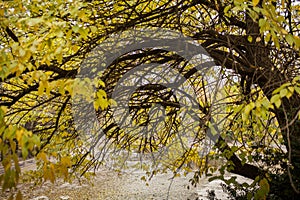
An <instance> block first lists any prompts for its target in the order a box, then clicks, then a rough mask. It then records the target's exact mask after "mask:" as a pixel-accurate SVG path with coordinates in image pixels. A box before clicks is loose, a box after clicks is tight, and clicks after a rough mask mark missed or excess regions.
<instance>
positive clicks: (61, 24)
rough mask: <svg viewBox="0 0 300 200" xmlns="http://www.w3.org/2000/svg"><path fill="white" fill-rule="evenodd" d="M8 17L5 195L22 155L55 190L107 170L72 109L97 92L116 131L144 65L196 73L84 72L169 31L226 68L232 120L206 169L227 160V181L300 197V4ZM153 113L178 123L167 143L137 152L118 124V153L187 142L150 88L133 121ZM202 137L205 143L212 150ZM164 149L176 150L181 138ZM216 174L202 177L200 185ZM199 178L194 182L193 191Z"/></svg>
mask: <svg viewBox="0 0 300 200" xmlns="http://www.w3.org/2000/svg"><path fill="white" fill-rule="evenodd" d="M0 5H1V10H0V11H1V12H0V17H1V19H2V20H1V23H0V24H1V30H2V34H1V46H0V51H1V68H0V69H1V70H0V76H1V85H0V86H1V88H0V89H1V93H0V95H1V101H0V105H1V112H0V119H1V129H0V134H1V140H0V144H1V146H0V147H1V153H2V155H3V156H2V158H3V161H2V165H3V167H4V169H5V170H4V174H3V175H1V178H0V181H1V183H2V186H3V188H4V189H7V188H12V187H14V186H15V185H16V183H17V182H18V180H19V174H20V169H19V167H18V159H19V158H18V156H16V149H17V148H16V144H17V143H18V144H19V146H20V148H21V149H22V155H23V158H26V157H27V155H28V152H31V153H32V154H34V155H35V156H36V158H37V159H38V160H39V161H40V162H41V165H40V166H41V171H42V176H43V177H44V179H45V180H51V181H54V180H55V178H56V177H57V176H60V175H61V176H63V177H64V178H66V179H67V178H70V176H71V175H72V174H73V175H74V173H78V172H79V173H80V174H84V173H85V172H87V171H88V169H90V168H91V167H97V166H98V165H99V164H101V163H102V162H103V160H101V159H100V160H99V158H98V157H93V156H95V155H93V154H92V150H93V149H92V148H88V147H85V146H84V145H83V142H82V141H81V139H80V137H79V135H80V133H78V131H77V130H76V127H75V125H76V124H74V119H73V116H72V114H71V111H72V104H71V103H72V102H71V100H72V98H73V97H74V96H78V95H79V96H80V95H83V96H87V95H89V94H90V93H91V91H93V88H92V87H85V86H86V85H92V83H93V84H94V85H95V87H97V92H96V96H95V98H96V100H95V103H94V108H95V109H96V110H97V117H98V118H99V121H105V120H106V119H107V117H109V114H110V113H109V108H110V107H112V106H113V104H114V101H113V100H110V98H112V97H113V93H112V91H113V89H114V88H115V86H116V83H117V82H118V81H119V80H120V78H122V77H123V75H124V74H125V73H126V72H128V71H129V70H130V69H133V68H134V67H137V66H139V65H141V64H144V63H160V64H167V65H168V66H170V67H173V68H174V69H179V72H181V73H183V74H184V75H185V76H188V75H189V73H188V72H191V73H192V68H189V67H186V65H185V64H186V63H187V60H186V59H184V58H183V57H182V56H178V55H176V54H174V53H172V52H167V51H164V50H159V49H156V48H145V49H138V50H136V51H134V53H132V52H128V53H126V54H124V55H121V56H120V58H118V59H117V60H114V61H113V62H112V64H111V65H110V66H109V68H108V71H106V72H104V73H102V74H99V76H101V80H100V81H99V80H90V79H89V80H88V79H85V80H84V81H81V80H78V79H75V77H76V75H78V74H80V71H79V69H80V64H81V63H82V61H83V60H85V59H86V58H89V54H90V53H92V52H93V50H94V48H95V47H97V46H98V45H99V44H101V42H103V41H104V40H105V39H106V38H107V37H109V36H111V35H114V34H117V33H120V32H124V31H127V30H131V29H145V28H148V29H152V28H154V27H158V28H165V29H169V30H173V31H178V32H180V33H182V34H183V35H185V36H188V37H191V38H193V40H194V41H195V42H197V43H198V44H201V46H202V47H203V48H204V49H205V50H206V51H207V52H208V54H209V55H210V56H211V57H212V58H213V59H214V62H215V63H216V64H217V65H219V66H221V67H222V70H221V71H222V73H223V79H224V80H226V87H224V88H223V91H222V92H223V93H224V94H226V95H225V96H226V101H225V103H226V104H227V107H226V109H227V110H226V112H227V113H226V117H223V118H224V123H223V129H222V130H220V135H221V136H220V137H219V138H218V141H217V143H216V144H215V147H216V150H215V151H214V155H212V154H213V153H211V154H209V155H208V156H207V157H206V158H205V159H211V158H212V157H218V156H221V157H225V158H226V159H227V163H225V164H224V165H223V166H222V167H221V171H222V170H224V169H226V170H227V171H230V172H233V173H236V174H240V175H242V176H245V177H248V178H251V179H253V180H255V181H254V185H255V184H258V185H259V187H260V189H258V190H257V191H256V193H255V197H256V198H258V199H260V198H264V197H265V196H266V195H268V193H269V197H270V198H271V197H272V195H273V197H274V198H275V197H277V198H286V197H287V196H288V197H289V198H291V199H297V197H299V190H300V179H299V177H300V153H299V152H300V145H299V144H300V137H299V129H300V123H299V106H300V105H299V102H300V101H299V94H300V89H299V88H300V86H299V84H300V83H299V68H298V67H299V66H298V65H299V47H300V38H299V5H298V4H297V3H294V2H292V1H291V0H287V1H285V0H282V1H272V0H265V1H259V0H253V1H249V2H244V1H240V0H232V1H218V0H215V1H209V0H208V1H206V0H201V1H193V0H187V1H168V0H167V1H151V2H148V1H129V2H127V1H115V2H110V1H76V2H72V1H68V2H63V1H46V2H43V3H41V2H38V1H27V2H23V1H5V2H2V3H1V4H0ZM108 48H109V47H108ZM180 69H182V71H180ZM185 70H187V71H185ZM186 78H187V79H189V81H190V82H192V84H193V85H194V87H195V88H199V91H200V92H199V93H198V96H199V99H201V98H202V99H204V100H205V99H206V98H205V97H206V96H207V91H206V92H205V90H204V88H205V87H207V84H208V83H205V82H203V79H202V77H201V75H199V74H197V73H192V74H190V76H189V77H186ZM95 81H96V82H95ZM204 86H205V87H204ZM78 88H79V89H78ZM151 95H152V96H155V98H151ZM201 95H202V96H201ZM133 96H134V95H133ZM89 101H93V99H89ZM149 102H150V103H153V102H156V103H157V102H159V103H160V104H161V106H163V107H164V109H165V110H166V112H167V113H168V114H169V115H168V116H170V117H168V118H167V119H168V123H167V124H166V126H165V127H163V128H162V129H161V130H160V131H158V132H160V133H158V136H157V138H155V137H152V138H151V137H150V140H148V141H147V142H146V141H145V138H142V140H143V139H144V142H141V141H140V142H139V143H137V144H136V143H135V142H134V141H136V140H133V138H132V137H126V135H124V134H123V133H122V129H119V128H117V126H116V124H114V123H111V121H109V120H107V121H108V122H109V123H108V124H106V125H105V126H104V127H103V128H104V130H105V131H104V133H105V134H106V136H107V138H109V141H112V144H113V145H115V147H114V148H120V146H121V147H122V148H125V149H126V148H129V149H130V148H133V149H135V150H138V151H139V152H145V151H153V152H155V151H156V150H157V149H158V148H159V147H160V146H161V145H164V141H163V140H159V139H158V137H160V136H161V135H159V134H164V133H168V131H169V133H171V132H172V131H175V132H176V129H177V128H178V124H180V123H179V121H178V120H177V118H176V112H177V111H178V109H179V108H178V104H176V98H175V99H174V95H172V94H171V95H170V90H168V88H161V87H154V86H153V85H152V87H148V88H139V90H137V91H136V94H135V96H134V98H133V99H132V100H131V103H132V104H131V107H130V108H131V109H132V110H131V111H132V115H133V120H136V123H146V121H147V115H145V113H147V112H149V111H150V109H149V105H148V104H149ZM223 103H224V102H223ZM209 107H210V103H209V102H207V101H203V102H202V105H199V108H201V109H200V111H201V113H202V114H203V115H202V117H203V119H206V118H205V117H207V116H209V112H207V111H208V110H209ZM99 108H100V109H99ZM201 119H202V118H200V119H199V120H201ZM30 121H32V123H33V122H34V123H35V124H36V126H35V127H32V128H31V129H30V128H28V127H26V123H27V124H28V123H29V122H30ZM167 125H169V126H167ZM204 125H207V124H205V122H204ZM26 128H27V129H26ZM168 128H169V129H168ZM29 129H30V130H29ZM171 130H172V131H171ZM229 133H230V134H231V137H232V139H233V141H234V142H233V144H231V145H229V144H227V143H226V140H225V136H226V134H229ZM202 136H203V135H199V137H198V138H197V140H196V141H199V142H201V141H202V140H203V138H202ZM161 137H163V138H166V140H168V139H172V134H169V135H166V136H161ZM139 139H141V138H139ZM137 141H138V140H137ZM157 141H159V142H157ZM139 144H143V145H142V146H141V145H139ZM190 150H191V151H187V152H186V153H185V154H184V156H183V157H182V159H181V160H180V159H179V160H177V161H178V162H172V163H171V164H172V165H171V164H170V163H168V167H170V166H172V167H171V168H172V170H175V171H176V170H177V169H179V168H181V167H182V166H183V165H184V163H187V162H189V161H190V160H193V159H194V160H195V157H197V156H196V155H195V152H194V151H193V150H192V148H191V149H190ZM57 152H60V153H59V154H58V153H57ZM70 152H72V153H70ZM50 157H52V158H55V162H53V161H50V159H49V158H50ZM197 159H198V161H199V159H200V160H202V158H197ZM197 159H196V160H197ZM12 162H13V163H14V165H15V166H16V167H15V168H14V167H12ZM199 162H200V161H199ZM207 168H209V166H201V167H200V169H199V173H200V174H201V173H203V172H205V171H206V169H207ZM70 169H72V170H71V171H70ZM198 175H199V174H198ZM198 175H197V173H196V174H195V180H194V181H196V180H197V176H198ZM269 187H270V191H269ZM250 195H251V194H250Z"/></svg>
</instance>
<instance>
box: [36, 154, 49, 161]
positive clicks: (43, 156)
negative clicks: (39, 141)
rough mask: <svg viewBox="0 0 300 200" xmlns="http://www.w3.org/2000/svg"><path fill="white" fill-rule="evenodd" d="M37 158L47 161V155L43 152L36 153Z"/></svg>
mask: <svg viewBox="0 0 300 200" xmlns="http://www.w3.org/2000/svg"><path fill="white" fill-rule="evenodd" d="M37 159H40V160H43V161H44V162H47V161H48V159H47V155H46V154H45V153H44V152H40V153H39V154H38V155H37Z"/></svg>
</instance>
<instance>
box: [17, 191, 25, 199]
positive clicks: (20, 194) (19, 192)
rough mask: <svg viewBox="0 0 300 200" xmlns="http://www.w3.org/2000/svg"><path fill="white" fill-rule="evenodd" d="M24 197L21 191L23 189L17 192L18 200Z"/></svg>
mask: <svg viewBox="0 0 300 200" xmlns="http://www.w3.org/2000/svg"><path fill="white" fill-rule="evenodd" d="M22 199H23V197H22V193H21V191H20V190H19V191H18V193H17V195H16V200H22Z"/></svg>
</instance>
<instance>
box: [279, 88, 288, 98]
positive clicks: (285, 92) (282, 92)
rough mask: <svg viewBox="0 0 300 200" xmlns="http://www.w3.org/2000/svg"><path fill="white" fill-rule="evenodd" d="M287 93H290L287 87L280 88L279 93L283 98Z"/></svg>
mask: <svg viewBox="0 0 300 200" xmlns="http://www.w3.org/2000/svg"><path fill="white" fill-rule="evenodd" d="M287 93H288V90H287V89H286V88H284V89H282V90H280V93H279V94H280V97H281V98H282V97H285V96H286V95H287Z"/></svg>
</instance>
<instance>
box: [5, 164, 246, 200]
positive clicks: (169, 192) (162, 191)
mask: <svg viewBox="0 0 300 200" xmlns="http://www.w3.org/2000/svg"><path fill="white" fill-rule="evenodd" d="M23 167H24V168H26V169H30V168H33V167H34V163H29V164H25V166H23ZM144 175H145V174H144V172H142V171H140V170H135V171H131V172H129V171H127V172H121V173H117V172H115V171H112V170H109V169H107V168H102V169H100V170H99V171H98V172H97V175H96V177H95V179H94V180H93V181H92V184H91V183H84V184H79V183H78V182H74V183H63V182H62V181H57V182H56V183H55V184H51V183H49V182H47V183H44V184H43V185H42V186H35V187H33V188H31V184H23V185H21V186H20V187H21V188H22V191H23V198H24V199H25V200H48V199H50V200H52V199H53V200H106V199H107V200H121V199H122V200H123V199H124V200H139V199H140V200H148V199H155V200H163V199H170V200H171V199H172V200H187V199H189V200H195V199H203V200H205V199H207V190H215V193H216V196H217V198H219V199H226V194H224V192H223V191H222V188H221V186H220V183H221V181H213V182H209V181H208V178H205V177H203V178H201V180H200V183H199V184H198V186H197V187H196V188H194V187H193V186H191V185H190V183H189V179H190V178H191V177H192V176H193V173H190V174H188V175H187V177H185V176H180V177H176V178H175V179H172V177H173V174H172V173H166V174H157V175H156V176H154V177H153V178H152V179H151V181H149V182H145V181H144V180H141V177H142V176H144ZM227 176H228V177H231V176H232V175H231V174H227ZM238 180H239V181H241V182H243V181H249V180H247V179H245V178H243V177H238ZM188 186H189V187H188ZM188 188H189V189H188ZM0 199H7V198H6V197H5V194H2V195H0Z"/></svg>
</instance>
